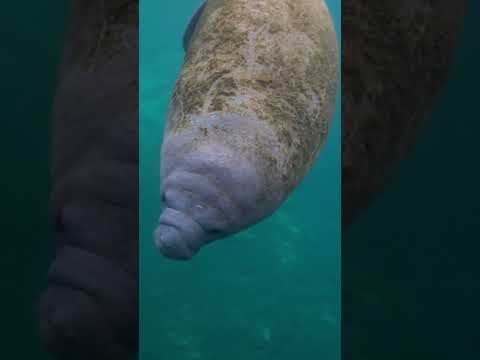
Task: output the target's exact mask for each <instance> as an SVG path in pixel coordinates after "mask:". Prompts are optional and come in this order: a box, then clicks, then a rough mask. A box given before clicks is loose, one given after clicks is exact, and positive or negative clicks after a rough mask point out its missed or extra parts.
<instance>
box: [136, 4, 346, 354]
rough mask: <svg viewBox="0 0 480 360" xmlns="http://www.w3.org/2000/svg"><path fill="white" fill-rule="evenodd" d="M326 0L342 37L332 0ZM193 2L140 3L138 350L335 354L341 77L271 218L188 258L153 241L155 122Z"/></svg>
mask: <svg viewBox="0 0 480 360" xmlns="http://www.w3.org/2000/svg"><path fill="white" fill-rule="evenodd" d="M326 2H327V4H328V6H329V9H330V12H331V15H332V17H333V19H334V23H335V28H336V31H337V38H338V41H340V38H341V33H340V11H341V6H340V5H341V3H340V0H328V1H326ZM201 4H202V0H183V1H181V2H170V1H168V2H164V1H162V2H159V1H156V0H143V1H141V2H140V19H141V22H140V24H141V25H140V95H139V96H140V124H139V130H140V359H141V360H153V359H168V360H191V359H198V360H201V359H205V360H207V359H208V360H220V359H221V360H224V359H230V360H245V359H253V360H262V359H279V360H281V359H291V358H293V357H299V358H301V359H311V358H322V359H325V360H334V359H339V358H340V310H341V306H340V291H341V276H340V241H341V232H340V214H341V208H340V194H341V171H340V160H341V153H340V145H341V140H340V130H341V123H340V101H339V100H340V87H338V88H339V90H338V92H339V94H338V96H337V105H336V111H335V117H334V119H333V123H332V128H331V129H330V132H329V134H328V137H327V141H326V144H325V146H324V147H323V148H322V150H321V152H320V155H319V157H318V159H317V161H316V162H315V165H314V166H313V168H312V169H311V171H310V172H309V173H308V175H307V176H306V177H305V179H304V180H303V181H302V182H301V184H300V186H298V187H297V188H296V189H295V190H294V191H293V193H292V194H291V195H290V197H289V198H288V200H287V201H286V202H285V203H284V204H283V205H282V206H281V208H280V209H279V210H277V211H276V212H275V213H274V214H273V215H272V216H271V217H269V218H267V219H266V220H264V221H262V222H261V223H259V224H257V225H255V226H253V227H251V228H249V229H247V230H245V231H242V232H240V233H238V234H236V235H234V236H230V237H228V238H225V239H222V240H219V241H216V242H215V243H213V244H212V245H209V246H207V247H205V248H204V249H203V250H201V251H200V252H199V253H198V254H197V255H196V256H195V257H194V258H193V259H192V260H190V261H186V262H178V261H172V260H168V259H166V258H165V257H163V256H161V255H160V253H159V251H158V250H157V248H156V247H155V245H154V242H153V232H154V230H155V228H156V226H157V223H158V217H159V214H160V210H161V208H160V207H161V205H160V204H161V202H160V146H161V142H162V133H163V130H164V126H165V120H166V116H167V109H168V104H169V100H170V97H171V95H172V92H173V89H174V86H175V81H176V79H177V77H178V74H179V71H180V69H181V66H182V62H183V57H184V51H183V48H182V37H183V34H184V31H185V29H186V28H187V25H188V23H189V20H190V18H191V17H192V15H193V14H194V12H195V11H196V9H198V8H199V6H200V5H201ZM339 81H340V80H339Z"/></svg>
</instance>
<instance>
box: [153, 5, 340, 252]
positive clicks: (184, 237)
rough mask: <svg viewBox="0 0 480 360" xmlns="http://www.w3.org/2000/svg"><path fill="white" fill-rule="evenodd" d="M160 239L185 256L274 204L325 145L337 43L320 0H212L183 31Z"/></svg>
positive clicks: (164, 157)
mask: <svg viewBox="0 0 480 360" xmlns="http://www.w3.org/2000/svg"><path fill="white" fill-rule="evenodd" d="M184 45H185V47H186V48H187V49H186V50H187V51H186V55H185V62H184V65H183V68H182V71H181V74H180V76H179V78H178V81H177V84H176V87H175V90H174V94H173V96H172V100H171V103H170V109H169V114H168V120H167V125H166V128H165V137H164V142H163V144H162V151H161V189H160V191H161V196H162V202H163V205H164V211H163V213H162V214H161V216H160V219H159V226H158V228H157V229H156V231H155V243H156V245H157V247H158V248H159V250H160V252H161V253H162V254H163V255H165V256H166V257H168V258H171V259H176V260H188V259H190V258H192V257H193V256H194V255H195V254H196V253H197V252H198V251H199V249H200V248H201V247H202V246H204V245H205V244H209V243H211V242H213V241H214V240H217V239H220V238H223V237H226V236H228V235H231V234H234V233H236V232H238V231H241V230H243V229H245V228H247V227H249V226H252V225H253V224H255V223H257V222H259V221H261V220H262V219H264V218H266V217H267V216H269V215H271V214H272V213H273V212H274V211H275V210H276V209H277V208H278V207H279V206H280V205H281V204H282V203H283V202H284V201H285V199H286V198H287V196H288V195H289V194H290V192H291V191H292V190H293V189H295V187H296V186H297V185H298V184H299V182H300V181H301V180H302V179H303V177H304V176H305V175H306V174H307V173H308V171H309V169H310V168H311V166H312V164H313V162H314V161H315V159H316V157H317V155H318V153H319V151H320V149H321V147H322V146H323V144H324V142H325V139H326V136H327V133H328V128H329V125H330V121H331V118H332V114H333V109H334V103H335V95H336V91H337V71H338V69H337V63H338V48H337V43H336V36H335V32H334V28H333V23H332V20H331V18H330V16H329V13H328V9H327V8H326V6H325V3H324V2H323V1H320V0H267V1H263V2H258V1H256V0H209V1H208V2H207V3H206V5H205V7H204V8H203V9H201V11H200V12H198V13H197V14H196V15H195V16H194V17H193V20H192V22H191V25H190V26H189V27H188V29H187V32H186V34H185V39H184Z"/></svg>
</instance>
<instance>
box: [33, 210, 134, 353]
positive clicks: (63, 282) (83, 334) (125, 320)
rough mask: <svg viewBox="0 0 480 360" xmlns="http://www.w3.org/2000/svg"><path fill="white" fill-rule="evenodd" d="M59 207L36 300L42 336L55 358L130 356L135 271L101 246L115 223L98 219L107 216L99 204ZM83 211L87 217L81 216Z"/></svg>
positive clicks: (106, 240) (132, 350) (110, 233)
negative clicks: (45, 278)
mask: <svg viewBox="0 0 480 360" xmlns="http://www.w3.org/2000/svg"><path fill="white" fill-rule="evenodd" d="M63 209H64V210H63V211H61V212H60V213H61V216H60V217H61V220H60V222H61V224H60V225H57V227H58V228H57V229H56V234H55V236H56V241H55V242H56V244H57V246H56V254H55V258H54V260H53V262H52V264H51V266H50V269H49V272H48V287H47V289H46V290H45V292H44V293H43V294H42V296H41V298H40V301H39V307H38V312H39V314H38V315H39V322H40V333H41V336H42V337H43V339H44V341H45V343H46V345H47V347H48V350H49V351H51V353H52V354H54V356H55V357H56V358H57V359H60V360H63V359H119V360H123V359H129V360H130V359H134V358H135V357H136V354H137V341H138V339H137V332H136V331H134V329H137V326H138V324H137V322H138V314H137V282H136V278H135V276H136V275H135V274H134V273H131V272H129V271H127V270H126V269H124V268H122V267H120V266H119V264H118V262H117V261H115V260H113V258H110V257H109V256H108V255H107V253H105V252H102V251H101V250H100V249H101V246H102V244H104V245H103V246H105V244H108V242H109V241H110V239H109V238H110V237H111V236H112V234H113V233H114V231H112V230H111V231H108V229H109V228H112V226H114V225H113V224H114V222H113V221H112V220H105V219H101V213H102V212H104V213H105V218H106V219H109V218H110V217H111V215H109V214H108V213H106V211H101V210H100V208H99V207H86V206H83V205H72V206H70V207H64V208H63ZM86 213H88V214H89V216H90V217H89V216H87V215H84V216H80V215H81V214H86ZM95 219H96V220H95ZM102 224H103V226H101V225H102ZM81 229H85V231H82V230H81ZM113 240H116V241H120V242H121V240H122V239H119V238H116V239H113ZM120 245H121V244H119V246H120Z"/></svg>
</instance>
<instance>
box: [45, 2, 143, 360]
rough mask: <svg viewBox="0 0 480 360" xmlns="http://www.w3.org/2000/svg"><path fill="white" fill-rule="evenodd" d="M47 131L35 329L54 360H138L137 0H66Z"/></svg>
mask: <svg viewBox="0 0 480 360" xmlns="http://www.w3.org/2000/svg"><path fill="white" fill-rule="evenodd" d="M51 132H52V136H51V182H52V195H51V217H52V226H53V231H52V233H53V245H54V247H55V254H54V258H53V262H52V264H51V267H50V269H49V272H48V288H47V289H46V290H45V292H44V293H43V295H42V297H41V299H40V302H39V310H38V311H39V317H40V319H39V322H40V331H41V335H42V336H43V338H44V340H45V342H46V344H47V347H48V349H49V350H50V351H51V352H52V353H53V355H54V356H55V357H56V358H58V359H69V360H70V359H133V358H136V356H137V352H138V339H137V333H138V331H137V327H138V314H137V308H138V306H137V303H138V299H137V296H138V284H137V276H138V270H137V258H138V220H137V214H138V205H137V204H138V193H137V188H138V140H137V138H138V1H125V0H122V1H120V0H109V1H97V0H87V1H86V0H75V1H73V2H72V6H71V15H70V16H69V19H68V29H67V34H66V39H65V47H64V52H63V59H62V62H61V64H60V72H59V79H58V89H57V92H56V96H55V99H54V104H53V115H52V122H51Z"/></svg>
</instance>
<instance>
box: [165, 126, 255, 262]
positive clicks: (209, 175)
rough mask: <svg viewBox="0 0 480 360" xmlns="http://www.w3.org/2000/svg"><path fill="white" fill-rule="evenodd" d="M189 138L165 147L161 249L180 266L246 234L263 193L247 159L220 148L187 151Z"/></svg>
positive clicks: (168, 141)
mask: <svg viewBox="0 0 480 360" xmlns="http://www.w3.org/2000/svg"><path fill="white" fill-rule="evenodd" d="M187 132H188V131H187ZM189 136H190V135H189V134H171V135H170V136H169V137H168V138H167V139H166V140H165V142H164V145H163V155H162V165H164V167H163V169H162V175H163V174H165V176H162V178H163V181H162V183H161V189H160V192H161V197H162V203H163V212H162V214H161V216H160V219H159V225H158V227H157V229H156V230H155V244H156V246H157V248H158V249H159V250H160V252H161V253H162V254H163V255H164V256H166V257H168V258H170V259H175V260H189V259H191V258H192V257H193V256H194V255H195V254H196V253H197V252H198V251H199V250H200V249H201V248H202V246H204V245H206V244H208V243H210V242H212V241H214V240H217V239H219V238H222V237H225V236H227V235H229V234H231V233H233V232H236V231H238V230H240V229H241V228H243V227H244V225H245V223H248V222H249V218H250V217H251V215H252V213H251V212H250V213H249V212H248V210H247V209H252V206H253V207H254V206H255V203H256V199H257V198H258V193H257V190H258V189H260V186H259V183H260V178H259V176H258V174H257V171H256V169H255V167H254V166H252V164H251V163H250V162H249V161H248V160H247V159H244V158H242V156H239V155H238V154H235V153H234V152H233V151H232V150H231V149H228V148H225V147H224V146H222V145H221V143H218V142H210V143H207V144H204V145H203V146H200V147H199V148H196V149H194V150H193V151H188V150H185V147H184V145H185V141H186V140H187V139H188V138H189Z"/></svg>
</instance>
